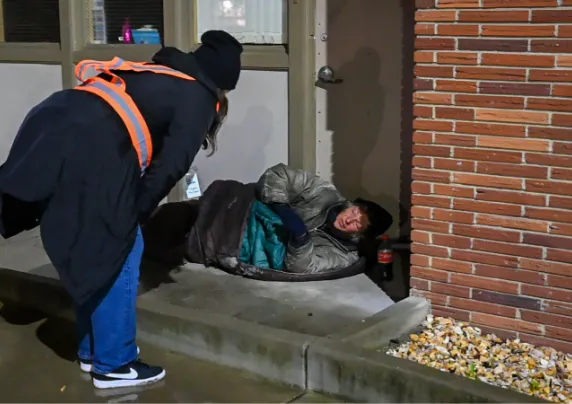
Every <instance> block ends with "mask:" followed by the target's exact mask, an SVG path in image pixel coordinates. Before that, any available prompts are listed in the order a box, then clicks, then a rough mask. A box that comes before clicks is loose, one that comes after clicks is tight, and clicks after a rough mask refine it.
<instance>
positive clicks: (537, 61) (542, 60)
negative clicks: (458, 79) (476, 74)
mask: <svg viewBox="0 0 572 404" xmlns="http://www.w3.org/2000/svg"><path fill="white" fill-rule="evenodd" d="M534 28H535V29H536V27H534ZM481 64H482V65H485V66H486V65H489V66H514V67H554V66H555V65H556V58H555V57H554V56H552V55H531V54H522V55H515V54H510V53H508V54H507V53H485V54H483V56H482V61H481Z"/></svg>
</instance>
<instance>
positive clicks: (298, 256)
mask: <svg viewBox="0 0 572 404" xmlns="http://www.w3.org/2000/svg"><path fill="white" fill-rule="evenodd" d="M357 260H358V256H357V254H355V253H351V252H347V251H344V250H342V249H339V248H336V247H335V246H333V245H328V246H326V245H314V243H313V242H312V241H311V240H310V241H309V242H308V243H306V244H304V245H302V246H300V247H295V246H294V245H292V243H290V244H288V250H287V252H286V262H285V266H286V270H287V271H288V272H294V273H309V274H315V273H321V272H329V271H334V270H336V269H342V268H345V267H347V266H350V265H352V264H353V263H355V262H356V261H357Z"/></svg>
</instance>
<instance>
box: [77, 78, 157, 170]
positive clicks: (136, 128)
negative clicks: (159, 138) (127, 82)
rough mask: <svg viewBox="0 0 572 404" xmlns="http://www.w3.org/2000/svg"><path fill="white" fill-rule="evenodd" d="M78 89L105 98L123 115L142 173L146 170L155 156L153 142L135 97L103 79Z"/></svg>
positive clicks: (95, 80)
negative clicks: (134, 100) (134, 99)
mask: <svg viewBox="0 0 572 404" xmlns="http://www.w3.org/2000/svg"><path fill="white" fill-rule="evenodd" d="M76 90H82V91H87V92H91V93H93V94H96V95H98V96H99V97H101V98H102V99H104V100H105V101H106V102H107V103H108V104H109V105H110V106H111V107H112V108H113V109H114V110H115V111H116V112H117V114H119V116H120V117H121V120H122V121H123V123H124V124H125V126H126V127H127V131H128V132H129V136H130V137H131V142H132V143H133V147H134V148H135V151H136V152H137V157H138V159H139V165H140V167H141V173H143V172H144V171H145V169H146V168H147V167H149V164H151V159H152V157H153V143H152V141H151V133H150V131H149V127H148V126H147V123H146V122H145V120H144V119H143V115H141V112H140V111H139V108H137V106H136V105H135V102H133V99H132V98H131V97H130V96H129V95H128V94H127V93H126V92H124V91H122V90H120V89H118V88H117V87H116V86H115V85H113V84H110V83H108V82H107V81H105V80H103V79H94V80H91V81H90V82H88V83H87V84H86V85H84V86H80V87H76Z"/></svg>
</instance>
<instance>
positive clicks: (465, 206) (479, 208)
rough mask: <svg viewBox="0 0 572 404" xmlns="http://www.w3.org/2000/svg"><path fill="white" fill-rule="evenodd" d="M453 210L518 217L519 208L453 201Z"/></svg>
mask: <svg viewBox="0 0 572 404" xmlns="http://www.w3.org/2000/svg"><path fill="white" fill-rule="evenodd" d="M453 208H454V209H456V210H465V211H469V212H477V213H491V214H495V215H506V216H520V215H521V211H522V209H521V207H520V206H517V205H509V204H505V203H494V202H483V201H472V200H464V199H455V201H454V202H453Z"/></svg>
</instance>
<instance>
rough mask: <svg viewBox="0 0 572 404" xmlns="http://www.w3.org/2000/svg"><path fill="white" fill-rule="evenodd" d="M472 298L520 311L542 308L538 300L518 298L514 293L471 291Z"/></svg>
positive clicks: (524, 297)
mask: <svg viewBox="0 0 572 404" xmlns="http://www.w3.org/2000/svg"><path fill="white" fill-rule="evenodd" d="M472 298H473V299H474V300H478V301H481V302H487V303H494V304H502V305H505V306H511V307H518V308H521V309H531V310H540V309H541V307H542V302H541V300H540V299H537V298H533V297H526V296H520V295H517V294H514V293H512V294H511V293H500V292H493V291H490V290H482V289H473V293H472Z"/></svg>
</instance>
